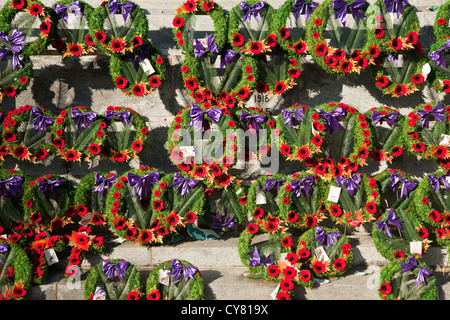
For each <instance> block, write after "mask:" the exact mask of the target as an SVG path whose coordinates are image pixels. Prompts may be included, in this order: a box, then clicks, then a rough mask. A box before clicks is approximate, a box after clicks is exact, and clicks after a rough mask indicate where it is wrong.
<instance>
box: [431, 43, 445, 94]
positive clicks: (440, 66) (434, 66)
mask: <svg viewBox="0 0 450 320" xmlns="http://www.w3.org/2000/svg"><path fill="white" fill-rule="evenodd" d="M449 41H450V40H449V39H447V38H444V39H441V40H438V41H437V42H435V43H433V44H432V45H431V46H430V50H429V53H428V57H429V58H430V59H429V61H428V64H429V65H430V66H431V72H430V74H429V75H428V79H427V80H428V82H429V83H430V84H431V86H432V87H433V88H434V89H435V90H436V91H437V92H441V93H444V94H448V93H450V74H449V69H448V66H447V63H446V62H445V58H444V56H445V55H447V54H448V53H450V50H449V49H450V42H449Z"/></svg>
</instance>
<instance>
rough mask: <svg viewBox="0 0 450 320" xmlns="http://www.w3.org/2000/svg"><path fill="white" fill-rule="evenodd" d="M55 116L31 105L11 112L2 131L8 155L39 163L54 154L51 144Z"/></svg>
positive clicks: (3, 142) (3, 143)
mask: <svg viewBox="0 0 450 320" xmlns="http://www.w3.org/2000/svg"><path fill="white" fill-rule="evenodd" d="M54 122H55V119H54V118H53V114H52V113H51V112H50V111H48V110H46V109H44V108H42V107H38V106H36V107H32V106H30V105H25V106H21V107H19V108H17V109H15V110H13V111H9V112H8V114H7V116H6V118H5V120H4V122H3V131H2V145H3V146H4V148H5V149H4V150H5V153H6V154H8V153H9V154H11V156H12V157H14V158H15V159H18V160H27V161H31V162H33V163H34V162H39V161H43V160H46V159H47V158H49V156H51V155H52V154H54V151H53V150H54V149H53V146H52V143H51V137H50V135H51V133H50V132H51V125H52V124H53V123H54Z"/></svg>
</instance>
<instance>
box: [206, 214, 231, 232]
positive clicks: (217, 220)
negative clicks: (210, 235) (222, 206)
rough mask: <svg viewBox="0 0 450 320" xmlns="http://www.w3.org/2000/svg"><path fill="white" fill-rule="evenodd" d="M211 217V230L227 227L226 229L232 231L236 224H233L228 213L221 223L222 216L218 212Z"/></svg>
mask: <svg viewBox="0 0 450 320" xmlns="http://www.w3.org/2000/svg"><path fill="white" fill-rule="evenodd" d="M211 217H212V218H213V221H212V224H211V229H218V228H222V227H227V228H230V229H232V228H234V227H235V226H236V223H235V222H234V218H233V217H230V213H229V212H227V215H226V216H225V218H224V220H223V221H222V215H221V214H220V212H216V214H215V215H211Z"/></svg>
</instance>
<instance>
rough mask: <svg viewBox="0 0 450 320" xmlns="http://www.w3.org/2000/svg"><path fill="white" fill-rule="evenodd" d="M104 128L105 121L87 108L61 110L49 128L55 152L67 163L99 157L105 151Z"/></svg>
mask: <svg viewBox="0 0 450 320" xmlns="http://www.w3.org/2000/svg"><path fill="white" fill-rule="evenodd" d="M106 127H107V124H106V121H105V119H104V118H103V117H102V116H101V115H99V114H97V113H96V112H93V111H92V110H90V109H88V108H87V107H84V106H78V107H70V108H67V109H65V110H62V111H61V112H60V113H59V117H57V118H56V121H55V122H54V123H53V125H52V127H51V129H52V136H53V147H54V148H55V149H56V151H55V152H57V154H58V155H59V156H60V157H61V158H62V159H64V160H65V161H68V162H80V163H81V162H84V161H90V160H91V159H92V158H95V157H100V156H101V154H102V153H104V150H105V145H106V135H105V134H104V133H103V132H104V131H103V130H105V129H106Z"/></svg>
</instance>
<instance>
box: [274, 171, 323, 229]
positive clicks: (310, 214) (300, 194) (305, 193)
mask: <svg viewBox="0 0 450 320" xmlns="http://www.w3.org/2000/svg"><path fill="white" fill-rule="evenodd" d="M324 200H325V194H324V186H323V181H322V180H321V179H320V178H319V177H318V176H317V175H315V174H313V173H310V172H305V171H304V172H300V173H294V174H293V175H292V176H291V177H288V178H287V179H286V182H285V183H284V184H283V185H282V186H281V187H280V191H279V192H278V199H277V203H278V207H279V217H280V218H281V219H283V220H285V221H287V223H288V225H289V226H293V227H295V228H301V229H309V228H313V227H314V226H316V225H317V224H318V223H319V222H320V221H322V220H323V219H325V213H324V212H323V208H322V204H323V201H324Z"/></svg>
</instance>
